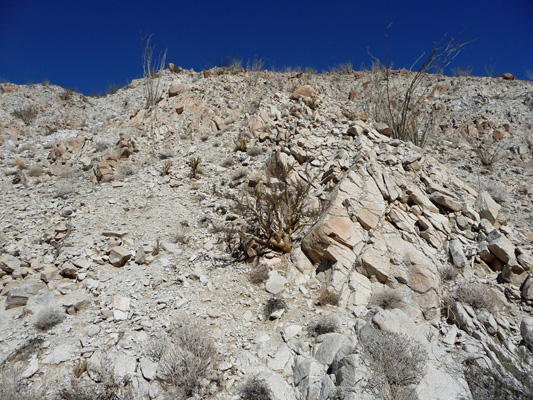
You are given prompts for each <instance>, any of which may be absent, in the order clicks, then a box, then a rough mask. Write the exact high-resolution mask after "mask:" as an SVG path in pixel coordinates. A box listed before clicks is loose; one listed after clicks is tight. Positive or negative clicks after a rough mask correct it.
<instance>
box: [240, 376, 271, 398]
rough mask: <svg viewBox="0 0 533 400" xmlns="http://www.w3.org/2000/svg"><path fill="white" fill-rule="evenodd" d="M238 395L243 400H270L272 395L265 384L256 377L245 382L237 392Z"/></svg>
mask: <svg viewBox="0 0 533 400" xmlns="http://www.w3.org/2000/svg"><path fill="white" fill-rule="evenodd" d="M239 395H240V396H241V399H243V400H271V399H272V393H271V392H270V389H269V388H268V386H267V384H266V382H265V381H264V380H262V379H260V378H259V377H257V376H254V377H253V378H250V379H247V380H246V382H245V383H244V385H243V386H242V388H241V389H240V390H239Z"/></svg>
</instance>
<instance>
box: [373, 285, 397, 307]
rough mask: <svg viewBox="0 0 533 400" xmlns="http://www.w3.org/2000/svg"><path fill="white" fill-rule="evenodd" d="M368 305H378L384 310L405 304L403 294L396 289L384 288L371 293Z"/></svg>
mask: <svg viewBox="0 0 533 400" xmlns="http://www.w3.org/2000/svg"><path fill="white" fill-rule="evenodd" d="M370 305H372V306H374V307H380V308H382V309H384V310H393V309H395V308H402V307H403V306H404V305H405V302H404V296H403V295H402V294H401V293H400V292H398V291H397V290H393V289H389V288H384V289H382V290H380V291H379V292H376V293H373V294H372V297H371V298H370Z"/></svg>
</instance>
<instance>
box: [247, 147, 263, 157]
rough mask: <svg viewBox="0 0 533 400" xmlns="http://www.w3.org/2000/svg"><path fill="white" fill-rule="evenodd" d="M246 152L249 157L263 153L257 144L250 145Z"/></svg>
mask: <svg viewBox="0 0 533 400" xmlns="http://www.w3.org/2000/svg"><path fill="white" fill-rule="evenodd" d="M246 154H248V155H249V156H250V157H255V156H258V155H261V154H263V149H262V148H261V147H259V146H254V147H250V148H249V149H248V150H246Z"/></svg>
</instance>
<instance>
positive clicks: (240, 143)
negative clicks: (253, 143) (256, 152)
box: [235, 133, 250, 152]
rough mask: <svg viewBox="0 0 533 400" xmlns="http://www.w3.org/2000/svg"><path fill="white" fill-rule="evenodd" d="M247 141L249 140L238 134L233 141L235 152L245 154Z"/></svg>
mask: <svg viewBox="0 0 533 400" xmlns="http://www.w3.org/2000/svg"><path fill="white" fill-rule="evenodd" d="M249 140H250V139H248V138H247V137H246V136H244V135H243V134H242V133H240V134H239V136H238V137H237V139H236V140H235V151H242V152H246V150H247V149H248V141H249Z"/></svg>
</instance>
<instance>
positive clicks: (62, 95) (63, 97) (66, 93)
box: [59, 88, 74, 101]
mask: <svg viewBox="0 0 533 400" xmlns="http://www.w3.org/2000/svg"><path fill="white" fill-rule="evenodd" d="M73 94H74V90H73V89H72V88H66V89H65V90H63V91H62V92H61V93H60V94H59V99H60V100H63V101H68V100H70V98H71V97H72V95H73Z"/></svg>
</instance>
